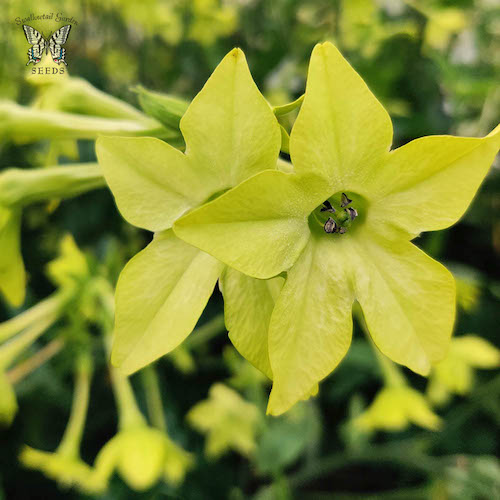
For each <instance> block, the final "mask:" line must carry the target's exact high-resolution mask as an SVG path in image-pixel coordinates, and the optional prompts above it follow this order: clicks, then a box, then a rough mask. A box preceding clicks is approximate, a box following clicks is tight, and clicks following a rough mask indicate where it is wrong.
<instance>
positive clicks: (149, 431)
mask: <svg viewBox="0 0 500 500" xmlns="http://www.w3.org/2000/svg"><path fill="white" fill-rule="evenodd" d="M167 439H168V438H167V436H166V435H165V434H164V433H163V432H162V431H160V430H158V429H153V428H151V427H147V426H141V427H137V428H135V429H128V430H125V431H122V432H119V433H118V434H117V435H116V436H114V437H113V438H112V439H111V440H110V441H108V442H107V443H106V445H105V446H104V447H103V448H102V449H101V451H100V452H99V454H98V455H97V458H96V461H95V469H96V473H95V476H96V478H98V479H99V480H100V481H104V482H107V481H108V479H109V477H110V476H111V474H112V473H113V472H114V471H115V470H117V471H118V472H119V474H120V476H121V477H122V478H123V480H124V481H125V482H126V483H127V484H128V485H129V486H130V487H131V488H133V489H134V490H146V489H148V488H150V487H151V486H153V485H154V484H155V483H156V482H157V481H158V480H159V479H160V478H161V477H162V475H163V474H164V471H165V460H166V453H167V448H166V446H165V445H166V441H167Z"/></svg>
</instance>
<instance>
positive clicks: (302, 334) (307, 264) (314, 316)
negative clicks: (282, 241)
mask: <svg viewBox="0 0 500 500" xmlns="http://www.w3.org/2000/svg"><path fill="white" fill-rule="evenodd" d="M329 243H331V242H329V241H326V240H325V239H324V238H315V237H313V238H311V239H310V241H309V243H308V245H307V247H306V248H305V250H304V252H303V253H302V255H301V256H300V258H299V260H298V261H297V263H296V264H295V265H294V266H293V268H292V269H291V270H290V271H289V272H288V277H287V280H286V283H285V285H284V286H283V289H282V291H281V294H280V296H279V297H278V300H277V302H276V306H275V308H274V312H273V315H272V317H271V324H270V327H269V358H270V361H271V369H272V372H273V376H274V383H273V389H272V392H271V396H270V399H269V405H268V409H267V411H268V413H271V414H273V415H279V414H281V413H283V412H285V411H286V410H288V409H289V408H290V407H291V406H292V405H293V404H295V403H296V402H297V401H298V400H299V399H306V398H307V397H309V396H310V395H313V394H315V393H316V392H317V383H318V382H319V381H320V380H322V379H323V378H324V377H326V376H327V375H328V374H329V373H331V372H332V371H333V369H334V368H335V367H336V366H337V365H338V363H339V362H340V360H341V359H342V358H343V357H344V355H345V354H346V352H347V350H348V348H349V345H350V343H351V333H352V314H351V307H352V302H353V300H354V296H353V292H352V290H351V288H350V286H349V283H348V281H347V279H346V275H345V271H344V268H343V265H342V263H343V261H344V260H345V256H344V255H343V252H345V251H346V248H347V247H346V245H343V244H342V243H343V242H342V243H341V242H339V243H340V244H339V245H336V246H335V250H334V248H333V245H330V244H329Z"/></svg>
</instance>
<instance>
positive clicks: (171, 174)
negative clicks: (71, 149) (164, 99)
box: [96, 137, 210, 231]
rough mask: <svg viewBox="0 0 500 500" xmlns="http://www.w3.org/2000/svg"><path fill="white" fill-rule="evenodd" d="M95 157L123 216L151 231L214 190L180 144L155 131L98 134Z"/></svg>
mask: <svg viewBox="0 0 500 500" xmlns="http://www.w3.org/2000/svg"><path fill="white" fill-rule="evenodd" d="M96 152H97V158H98V159H99V164H100V165H101V167H102V171H103V174H104V177H105V178H106V182H107V183H108V185H109V187H110V189H111V191H112V193H113V196H114V197H115V200H116V204H117V206H118V209H119V210H120V213H121V214H122V216H123V217H124V218H125V219H126V220H127V221H128V222H130V223H131V224H133V225H134V226H138V227H142V228H144V229H148V230H150V231H161V230H163V229H168V228H169V227H170V226H171V225H172V223H173V221H175V220H176V219H177V218H178V217H179V216H181V215H182V214H183V213H184V212H186V211H187V210H189V209H190V208H192V207H193V204H195V203H196V200H197V199H199V200H200V201H201V200H204V199H206V198H207V197H208V196H209V195H210V190H209V189H208V190H207V186H206V185H205V186H203V185H202V184H201V183H198V180H197V178H196V172H193V170H192V169H191V168H190V162H188V161H187V160H186V157H185V155H184V154H183V153H181V152H180V151H179V150H177V149H175V148H174V147H172V146H171V145H170V144H167V143H166V142H163V141H160V140H159V139H155V138H153V137H142V138H138V137H137V138H132V139H124V138H123V137H99V139H98V140H97V143H96Z"/></svg>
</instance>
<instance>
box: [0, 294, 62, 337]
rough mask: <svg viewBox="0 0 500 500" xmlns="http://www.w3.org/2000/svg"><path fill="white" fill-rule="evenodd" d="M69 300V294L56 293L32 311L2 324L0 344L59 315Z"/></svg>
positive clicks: (0, 327)
mask: <svg viewBox="0 0 500 500" xmlns="http://www.w3.org/2000/svg"><path fill="white" fill-rule="evenodd" d="M68 298H69V294H68V293H67V292H59V291H58V292H55V293H54V294H53V295H51V296H50V297H48V298H47V299H45V300H42V301H41V302H39V303H38V304H36V305H35V306H33V307H31V308H30V309H28V310H26V311H24V312H22V313H21V314H18V315H17V316H15V317H14V318H12V319H9V320H7V321H5V322H4V323H1V324H0V342H3V341H5V340H8V339H9V338H11V337H13V336H14V335H16V334H17V333H19V332H20V331H22V330H24V329H25V328H27V327H28V326H31V325H34V324H36V323H37V322H39V321H42V320H43V319H44V318H47V317H53V316H54V315H57V314H59V312H60V311H61V309H62V308H63V307H64V305H65V304H66V302H67V300H68Z"/></svg>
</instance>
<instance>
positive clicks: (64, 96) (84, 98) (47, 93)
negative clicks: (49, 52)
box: [36, 77, 149, 121]
mask: <svg viewBox="0 0 500 500" xmlns="http://www.w3.org/2000/svg"><path fill="white" fill-rule="evenodd" d="M45 98H47V100H50V102H48V103H46V101H45ZM46 104H48V105H52V107H53V109H59V110H61V111H65V112H68V113H76V114H84V115H93V116H102V117H108V118H125V119H130V120H139V121H141V120H146V121H148V120H149V119H148V117H147V116H146V115H145V114H144V113H141V112H140V111H139V110H138V109H136V108H134V107H133V106H131V105H130V104H128V103H126V102H124V101H122V100H120V99H117V98H116V97H113V96H112V95H109V94H106V93H105V92H102V91H101V90H98V89H96V88H95V87H94V86H92V85H91V84H90V83H89V82H87V81H86V80H84V79H82V78H77V77H71V78H67V79H65V80H64V81H61V80H56V81H55V82H54V83H47V84H45V85H43V86H42V95H41V97H40V98H39V99H37V101H36V105H38V106H39V107H40V109H42V108H45V109H48V106H47V105H46Z"/></svg>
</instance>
